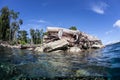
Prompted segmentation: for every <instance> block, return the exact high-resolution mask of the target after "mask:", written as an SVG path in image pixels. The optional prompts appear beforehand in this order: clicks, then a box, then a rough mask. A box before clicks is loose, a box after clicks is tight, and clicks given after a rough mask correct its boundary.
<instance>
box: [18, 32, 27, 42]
mask: <svg viewBox="0 0 120 80" xmlns="http://www.w3.org/2000/svg"><path fill="white" fill-rule="evenodd" d="M27 35H28V34H27V31H25V30H21V31H18V40H19V41H20V43H22V44H24V43H27Z"/></svg>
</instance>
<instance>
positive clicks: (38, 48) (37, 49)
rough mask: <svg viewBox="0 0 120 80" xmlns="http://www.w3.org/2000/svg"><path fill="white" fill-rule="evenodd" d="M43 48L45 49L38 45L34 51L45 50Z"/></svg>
mask: <svg viewBox="0 0 120 80" xmlns="http://www.w3.org/2000/svg"><path fill="white" fill-rule="evenodd" d="M43 50H44V48H43V47H36V48H35V50H34V51H37V52H43Z"/></svg>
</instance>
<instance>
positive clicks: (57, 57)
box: [0, 43, 120, 80]
mask: <svg viewBox="0 0 120 80" xmlns="http://www.w3.org/2000/svg"><path fill="white" fill-rule="evenodd" d="M81 76H83V77H84V76H93V77H94V76H104V77H108V78H109V80H112V79H114V80H115V79H116V80H117V79H118V80H119V76H120V43H118V44H114V45H109V46H106V47H105V48H103V49H98V50H93V51H85V52H82V53H79V54H78V53H73V54H70V53H35V52H33V51H27V50H19V49H8V48H3V47H0V80H1V79H15V78H20V77H29V78H37V77H48V78H54V77H81Z"/></svg>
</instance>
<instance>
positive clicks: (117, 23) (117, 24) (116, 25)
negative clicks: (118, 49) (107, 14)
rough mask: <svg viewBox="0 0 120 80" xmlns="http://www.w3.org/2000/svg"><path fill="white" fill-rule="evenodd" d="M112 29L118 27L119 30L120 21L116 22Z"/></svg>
mask: <svg viewBox="0 0 120 80" xmlns="http://www.w3.org/2000/svg"><path fill="white" fill-rule="evenodd" d="M113 27H119V28H120V20H117V21H116V22H115V23H114V24H113Z"/></svg>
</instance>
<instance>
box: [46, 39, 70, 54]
mask: <svg viewBox="0 0 120 80" xmlns="http://www.w3.org/2000/svg"><path fill="white" fill-rule="evenodd" d="M68 44H69V43H68V42H67V40H65V39H61V40H57V41H54V42H50V43H47V44H45V45H44V47H45V48H44V51H45V52H51V51H54V50H61V49H62V50H64V49H65V48H67V46H68Z"/></svg>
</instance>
